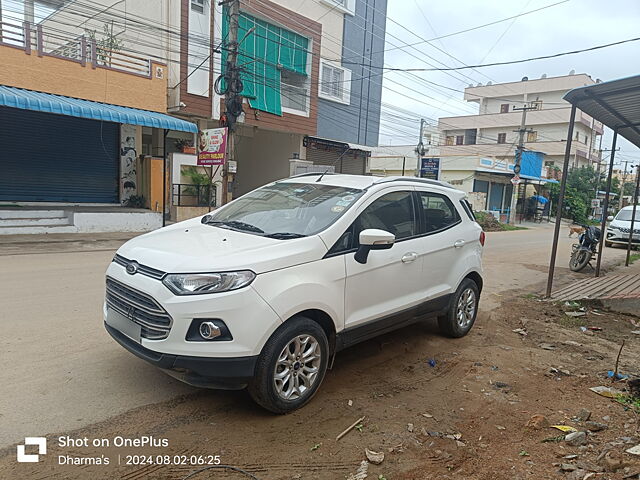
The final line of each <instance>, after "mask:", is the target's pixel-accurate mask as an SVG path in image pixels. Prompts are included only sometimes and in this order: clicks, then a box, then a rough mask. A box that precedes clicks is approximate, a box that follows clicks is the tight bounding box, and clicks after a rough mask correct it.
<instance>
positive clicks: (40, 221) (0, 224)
mask: <svg viewBox="0 0 640 480" xmlns="http://www.w3.org/2000/svg"><path fill="white" fill-rule="evenodd" d="M55 225H71V221H70V220H69V217H66V216H65V217H47V218H7V219H3V218H0V229H1V228H5V227H49V226H55Z"/></svg>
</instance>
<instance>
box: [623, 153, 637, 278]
mask: <svg viewBox="0 0 640 480" xmlns="http://www.w3.org/2000/svg"><path fill="white" fill-rule="evenodd" d="M639 193H640V164H638V165H636V188H635V189H634V191H633V197H631V204H632V205H633V209H632V210H631V225H630V227H631V228H630V229H629V241H628V242H627V258H626V260H625V261H624V265H625V267H628V266H629V257H630V256H631V243H632V242H633V234H634V229H635V224H636V211H637V208H638V194H639Z"/></svg>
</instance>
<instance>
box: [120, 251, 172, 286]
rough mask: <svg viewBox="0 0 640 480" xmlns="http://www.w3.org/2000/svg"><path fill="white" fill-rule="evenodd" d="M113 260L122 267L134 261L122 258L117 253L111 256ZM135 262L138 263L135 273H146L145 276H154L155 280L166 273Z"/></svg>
mask: <svg viewBox="0 0 640 480" xmlns="http://www.w3.org/2000/svg"><path fill="white" fill-rule="evenodd" d="M113 262H114V263H117V264H118V265H120V266H123V267H124V268H127V265H129V264H131V263H134V262H135V261H134V260H129V259H128V258H124V257H123V256H122V255H118V254H117V253H116V256H115V257H113ZM135 263H136V264H137V265H138V269H137V271H136V273H139V274H141V275H146V276H147V277H151V278H155V279H156V280H162V279H163V278H164V276H165V275H166V272H163V271H162V270H157V269H155V268H151V267H148V266H146V265H142V264H139V263H138V262H135Z"/></svg>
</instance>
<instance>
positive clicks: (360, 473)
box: [347, 460, 369, 480]
mask: <svg viewBox="0 0 640 480" xmlns="http://www.w3.org/2000/svg"><path fill="white" fill-rule="evenodd" d="M368 470H369V462H367V461H366V460H363V461H362V462H361V463H360V466H359V467H358V469H357V470H356V473H352V474H350V475H349V476H348V477H347V480H364V479H365V478H367V472H368Z"/></svg>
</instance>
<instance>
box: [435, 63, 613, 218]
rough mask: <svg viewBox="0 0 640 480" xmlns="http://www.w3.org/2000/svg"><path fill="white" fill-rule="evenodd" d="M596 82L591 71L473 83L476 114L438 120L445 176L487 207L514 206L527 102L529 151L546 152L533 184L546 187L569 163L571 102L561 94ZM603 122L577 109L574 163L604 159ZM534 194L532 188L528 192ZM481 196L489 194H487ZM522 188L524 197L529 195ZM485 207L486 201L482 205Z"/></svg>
mask: <svg viewBox="0 0 640 480" xmlns="http://www.w3.org/2000/svg"><path fill="white" fill-rule="evenodd" d="M594 83H596V81H594V80H593V79H592V78H591V77H590V76H589V75H587V74H573V72H572V73H570V74H569V75H564V76H559V77H549V78H548V77H546V75H543V76H542V78H539V79H532V80H530V79H528V78H527V77H524V78H523V79H522V80H521V81H519V82H508V83H500V84H494V85H492V84H487V85H477V86H475V87H474V86H469V87H468V88H466V89H465V93H464V98H465V100H467V101H468V102H474V103H477V104H478V114H477V115H465V116H458V117H443V118H440V119H439V125H438V126H439V130H440V139H441V144H440V152H439V156H440V158H441V162H442V177H443V180H446V181H448V182H450V183H452V184H454V185H458V186H459V188H462V189H463V190H466V191H467V192H470V193H471V192H476V193H479V194H480V195H476V196H478V197H479V198H478V199H476V201H477V203H484V208H486V209H488V210H500V211H502V212H503V213H504V212H505V211H506V210H507V209H508V208H509V205H510V202H511V195H512V190H513V188H512V185H511V183H510V179H511V177H513V165H514V160H515V154H516V147H517V144H518V137H519V134H518V129H519V128H520V122H521V119H522V111H521V110H517V109H518V108H522V107H523V106H524V105H527V106H530V107H535V110H529V111H527V115H526V125H525V126H526V129H527V132H526V133H525V138H524V148H525V151H533V152H541V153H543V154H544V162H543V167H542V169H541V172H540V174H539V175H536V176H535V178H528V179H527V180H528V183H529V184H533V185H543V184H544V183H545V180H544V179H545V178H549V179H558V178H559V177H560V171H561V170H560V169H561V168H562V165H563V161H564V153H565V147H566V139H567V130H568V126H569V120H570V114H571V106H570V104H569V103H568V102H566V101H564V100H563V99H562V97H563V96H564V95H565V93H566V92H568V91H569V90H571V89H573V88H576V87H582V86H585V85H591V84H594ZM602 133H603V127H602V124H601V123H600V122H596V121H594V119H593V118H591V117H590V116H588V115H586V114H584V113H582V112H581V111H579V110H578V111H577V112H576V122H575V128H574V138H573V142H572V146H571V157H570V166H571V167H572V168H573V167H578V166H584V165H593V164H594V162H598V161H599V159H600V153H599V151H598V147H599V139H600V136H601V135H602ZM529 193H531V191H529ZM481 194H484V196H482V195H481ZM524 194H525V192H524V190H523V191H522V193H521V195H519V196H520V197H521V196H522V195H524ZM480 206H482V205H480Z"/></svg>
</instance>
